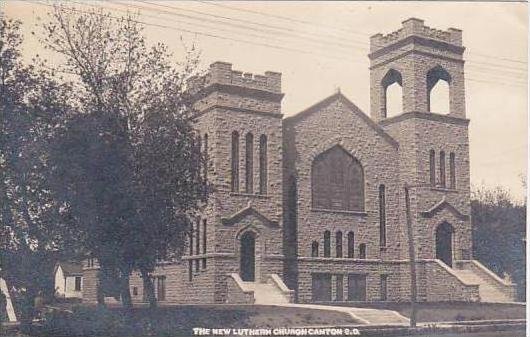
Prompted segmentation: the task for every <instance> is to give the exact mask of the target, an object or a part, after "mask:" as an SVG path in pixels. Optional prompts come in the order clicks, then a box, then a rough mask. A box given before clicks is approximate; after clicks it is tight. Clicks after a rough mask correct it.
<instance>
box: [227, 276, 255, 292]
mask: <svg viewBox="0 0 530 337" xmlns="http://www.w3.org/2000/svg"><path fill="white" fill-rule="evenodd" d="M228 275H229V276H230V277H231V278H232V279H233V280H234V282H236V284H237V286H238V287H239V289H241V291H242V292H244V293H253V292H254V289H252V288H251V287H249V286H247V285H246V284H245V282H243V280H242V279H241V276H239V274H237V273H232V274H228Z"/></svg>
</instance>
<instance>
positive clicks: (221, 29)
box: [0, 0, 528, 200]
mask: <svg viewBox="0 0 530 337" xmlns="http://www.w3.org/2000/svg"><path fill="white" fill-rule="evenodd" d="M70 4H71V5H74V6H76V7H78V8H79V9H80V10H88V9H90V8H92V7H103V8H105V9H107V10H109V11H111V12H112V15H114V16H121V15H124V14H125V13H126V11H127V10H130V11H133V12H137V11H139V13H140V14H139V15H140V16H139V18H138V20H140V21H142V22H144V23H146V26H145V36H146V38H147V40H148V42H150V43H156V42H162V43H165V44H166V45H168V47H169V48H170V50H171V51H173V52H174V55H175V61H178V60H179V58H182V56H183V53H184V45H188V46H190V45H192V44H194V45H196V46H197V47H198V48H199V49H200V50H201V65H202V66H203V67H205V68H206V67H207V66H208V65H209V64H210V63H212V62H215V61H218V60H219V61H226V62H230V63H232V64H233V68H234V69H236V70H241V71H244V72H251V73H258V74H260V73H264V72H265V71H267V70H271V71H277V72H281V73H282V90H283V92H284V93H285V97H284V99H283V102H282V111H283V113H284V115H285V116H289V115H292V114H295V113H297V112H299V111H301V110H303V109H305V108H307V107H308V106H310V105H312V104H314V103H316V102H318V101H320V100H322V99H324V98H326V97H327V96H329V95H331V94H333V93H335V92H336V91H337V90H339V89H340V91H341V92H342V93H343V94H344V95H345V96H346V97H348V98H349V99H350V100H351V101H353V102H354V103H355V104H356V105H357V106H359V107H360V108H361V109H362V110H363V111H364V112H365V113H366V114H369V113H370V111H369V107H370V94H369V69H368V66H369V60H368V57H367V55H368V52H369V50H368V49H369V37H370V36H371V35H373V34H376V33H383V34H387V33H390V32H392V31H395V30H397V29H399V28H400V27H401V22H402V21H404V20H406V19H407V18H410V17H416V18H420V19H423V20H425V25H427V26H429V27H432V28H437V29H442V30H446V29H447V28H449V27H455V28H459V29H462V30H463V41H464V46H465V47H466V51H465V53H464V58H465V60H466V64H465V74H466V75H465V76H466V83H465V85H466V109H467V118H469V119H470V120H471V122H470V125H469V132H470V165H471V183H472V185H473V186H482V185H484V186H486V187H496V186H502V187H504V188H506V189H508V190H509V191H510V193H511V194H512V195H513V196H514V197H515V198H516V199H518V200H522V199H523V198H524V196H525V195H526V191H525V189H524V187H523V183H522V181H523V179H526V173H527V163H528V159H527V152H528V148H527V146H528V78H527V72H528V71H527V70H528V12H527V10H528V5H527V4H526V3H523V2H518V3H508V2H479V3H477V2H473V3H470V2H442V1H436V2H435V1H426V2H420V1H417V2H398V1H392V2H383V1H381V2H361V1H359V2H331V1H327V2H315V1H314V2H296V1H290V2H287V1H275V2H248V1H236V2H232V1H224V2H212V1H163V2H161V1H158V2H155V1H138V2H130V1H129V2H126V1H114V2H107V1H85V2H82V1H79V2H78V1H76V2H70ZM46 5H50V2H46V1H41V0H35V1H27V2H26V1H9V0H8V1H2V2H0V6H1V7H0V10H1V11H2V12H3V15H4V16H7V17H9V18H13V19H19V20H21V21H22V22H23V33H24V35H25V37H26V40H25V43H24V45H23V55H24V57H25V58H26V59H27V60H29V59H31V57H33V56H34V55H35V54H40V55H41V56H44V57H47V58H50V59H51V60H52V61H54V60H55V61H56V62H59V61H57V56H56V55H53V54H49V53H46V52H45V51H44V50H42V48H41V46H40V44H39V42H38V40H37V38H36V37H34V36H32V35H31V32H32V31H36V32H37V33H38V32H39V30H38V28H37V27H36V25H37V24H38V22H39V20H38V18H40V19H41V20H46V12H47V11H48V10H49V7H47V6H46ZM441 97H443V95H442V96H441Z"/></svg>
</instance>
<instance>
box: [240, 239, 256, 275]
mask: <svg viewBox="0 0 530 337" xmlns="http://www.w3.org/2000/svg"><path fill="white" fill-rule="evenodd" d="M240 242H241V247H240V248H241V249H240V250H239V252H240V266H239V274H240V276H241V279H242V280H243V281H248V282H254V281H255V279H256V235H255V234H254V233H253V232H246V233H244V234H243V235H242V236H241V240H240Z"/></svg>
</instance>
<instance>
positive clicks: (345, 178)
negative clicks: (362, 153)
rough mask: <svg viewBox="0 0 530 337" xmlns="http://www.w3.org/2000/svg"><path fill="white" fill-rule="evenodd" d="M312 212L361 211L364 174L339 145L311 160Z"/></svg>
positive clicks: (353, 159)
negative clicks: (323, 210) (313, 210)
mask: <svg viewBox="0 0 530 337" xmlns="http://www.w3.org/2000/svg"><path fill="white" fill-rule="evenodd" d="M311 192H312V204H313V208H315V209H329V210H344V211H364V172H363V168H362V166H361V163H360V162H359V161H358V160H357V159H356V158H355V157H353V156H352V155H351V154H349V153H348V152H347V151H346V150H344V148H342V147H341V146H338V145H337V146H334V147H332V148H331V149H329V150H327V151H325V152H323V153H321V154H319V155H318V156H316V157H315V160H314V161H313V164H312V169H311Z"/></svg>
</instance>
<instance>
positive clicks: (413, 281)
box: [405, 184, 418, 328]
mask: <svg viewBox="0 0 530 337" xmlns="http://www.w3.org/2000/svg"><path fill="white" fill-rule="evenodd" d="M405 208H406V218H407V235H408V239H409V240H408V241H409V259H410V310H411V312H410V327H411V328H415V327H416V311H417V308H416V301H417V293H418V288H417V284H416V252H415V249H414V234H413V232H412V218H411V215H410V196H409V186H408V185H406V184H405Z"/></svg>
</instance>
